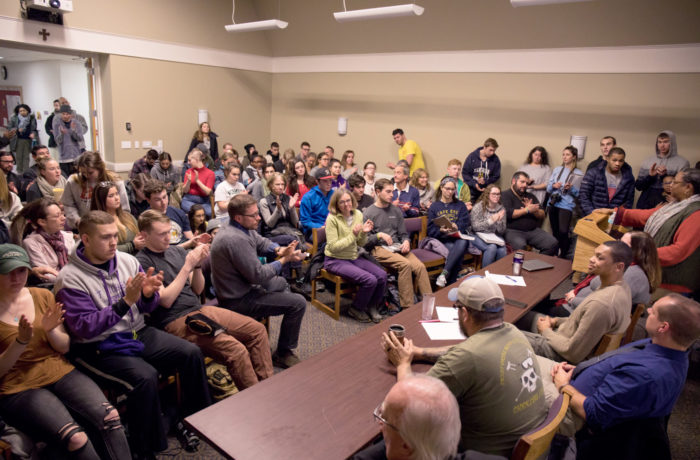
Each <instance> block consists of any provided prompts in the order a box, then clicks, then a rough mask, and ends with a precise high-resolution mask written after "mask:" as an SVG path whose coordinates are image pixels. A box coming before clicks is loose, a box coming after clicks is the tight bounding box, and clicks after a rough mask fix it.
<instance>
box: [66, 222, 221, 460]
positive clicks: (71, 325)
mask: <svg viewBox="0 0 700 460" xmlns="http://www.w3.org/2000/svg"><path fill="white" fill-rule="evenodd" d="M78 230H79V233H80V239H81V243H80V245H79V246H78V248H77V249H76V250H75V251H73V253H72V254H71V255H70V258H69V262H68V264H66V265H65V266H64V267H63V269H61V271H60V272H59V275H58V278H57V279H56V284H55V286H54V291H55V292H56V299H57V301H58V302H62V303H63V305H64V308H65V325H66V328H67V329H68V331H69V332H70V334H71V355H72V356H73V357H74V361H75V363H76V364H77V365H78V366H79V367H80V368H81V370H83V371H86V372H87V373H88V375H90V376H91V377H93V378H95V379H96V380H97V381H98V382H100V383H102V384H106V385H108V386H111V387H114V386H116V387H118V388H121V389H123V390H124V392H125V393H127V394H128V398H127V401H126V404H127V413H126V419H127V424H128V426H129V444H130V446H131V450H132V452H133V453H134V455H135V457H137V458H152V457H153V455H154V453H155V452H159V451H162V450H164V449H166V448H167V447H168V442H167V437H166V434H167V427H166V426H165V423H164V420H163V417H162V416H161V405H160V398H159V397H158V375H159V374H160V373H166V375H167V373H169V372H172V371H175V370H176V371H178V373H179V375H180V382H181V384H182V387H183V394H186V395H187V398H184V400H183V408H182V411H183V414H181V416H183V417H184V416H187V415H189V414H192V413H194V412H196V411H198V410H200V409H203V408H205V407H206V406H208V405H209V404H211V397H210V395H209V387H208V385H207V379H206V373H205V370H204V359H203V357H202V354H201V352H200V351H199V347H197V346H196V345H194V344H192V343H190V342H188V341H186V340H183V339H181V338H179V337H175V336H174V335H171V334H168V333H167V332H164V331H161V330H158V329H156V328H154V327H150V326H146V323H145V320H144V314H146V313H150V312H151V311H153V310H154V309H155V308H156V307H157V306H158V301H159V298H160V295H159V293H158V291H159V289H160V287H161V285H162V279H163V278H162V274H161V273H158V274H155V273H154V269H153V268H149V269H148V271H147V272H145V273H144V271H143V269H142V268H141V265H140V264H139V262H138V261H137V260H136V258H135V257H133V256H131V255H129V254H126V253H123V252H119V251H117V238H118V234H119V231H118V229H117V224H116V222H115V220H114V217H112V216H111V215H109V214H107V213H106V212H103V211H90V212H89V213H87V214H86V215H85V216H84V217H83V218H82V219H80V226H79V229H78ZM175 428H176V431H177V435H178V437H179V438H180V440H181V442H182V443H183V444H185V448H186V449H188V450H190V449H196V446H197V442H198V440H197V441H196V442H195V441H194V440H196V436H194V435H192V434H191V433H189V432H188V431H187V430H186V429H185V427H184V425H183V423H182V421H178V422H176V426H175Z"/></svg>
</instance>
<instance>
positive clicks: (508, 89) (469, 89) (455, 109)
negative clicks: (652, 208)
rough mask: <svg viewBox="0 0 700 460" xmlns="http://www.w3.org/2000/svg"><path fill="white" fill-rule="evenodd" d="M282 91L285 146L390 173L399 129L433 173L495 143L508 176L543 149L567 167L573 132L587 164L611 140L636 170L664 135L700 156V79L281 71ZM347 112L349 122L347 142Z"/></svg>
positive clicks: (276, 89) (277, 78) (276, 114)
mask: <svg viewBox="0 0 700 460" xmlns="http://www.w3.org/2000/svg"><path fill="white" fill-rule="evenodd" d="M272 88H273V91H272V92H273V99H272V107H273V111H272V131H271V137H272V138H273V139H275V140H277V141H279V142H280V146H281V147H282V148H286V147H288V146H291V147H293V148H295V149H297V148H298V146H299V143H300V142H301V141H302V140H308V141H309V142H310V143H311V146H312V150H313V151H319V150H320V149H322V147H323V146H324V145H326V144H331V145H333V147H334V148H335V150H336V153H337V155H339V154H342V152H343V151H344V150H345V149H348V148H350V149H353V150H355V152H356V158H357V159H359V161H360V162H362V163H363V162H365V161H367V160H374V161H376V162H377V163H379V165H380V170H383V171H386V168H385V167H384V166H383V165H384V164H385V163H386V161H388V160H394V159H395V158H396V150H397V146H396V145H395V144H394V142H393V140H392V138H391V131H392V129H394V128H396V127H401V128H403V129H404V131H405V132H406V134H407V136H408V137H409V138H410V139H414V140H416V141H417V142H418V143H419V145H420V146H421V147H422V149H423V152H424V153H425V155H426V157H427V158H426V162H427V166H428V169H429V171H430V173H431V175H432V176H433V177H434V176H435V175H436V174H442V172H443V170H444V169H445V167H446V163H447V161H448V160H449V159H450V158H452V157H456V158H459V159H460V160H463V159H464V158H465V157H466V155H467V154H468V153H469V152H471V151H472V150H473V149H474V148H475V147H477V146H479V145H480V144H481V143H482V142H483V141H484V140H485V139H486V138H487V137H494V138H496V139H497V140H498V142H499V144H500V146H501V147H500V149H499V150H498V154H499V156H500V157H501V162H502V163H503V174H502V176H503V177H506V178H508V177H510V176H511V175H512V173H513V172H514V171H515V170H516V168H517V167H518V166H519V165H520V164H522V162H523V161H524V159H525V157H526V155H527V153H528V151H529V150H530V148H531V147H533V146H535V145H538V144H539V145H544V146H545V147H546V148H547V149H548V150H549V151H550V152H551V153H552V154H553V155H552V156H553V157H554V162H555V164H558V163H559V160H560V156H559V155H560V153H561V150H562V148H563V147H564V146H565V145H567V143H568V142H569V136H570V135H572V134H580V135H587V136H588V144H587V149H586V158H585V160H584V162H583V163H582V164H583V165H584V166H585V164H587V163H588V162H589V161H591V160H592V159H595V158H597V156H598V154H599V148H598V142H599V140H600V138H601V137H603V136H604V135H608V134H611V135H614V136H616V137H617V139H618V145H620V146H621V147H623V148H624V149H625V150H626V151H627V153H628V157H629V163H630V164H631V165H632V167H633V168H634V170H635V174H636V172H637V170H638V167H639V164H640V163H641V161H642V160H643V158H644V157H646V156H648V155H650V154H651V153H653V146H654V142H655V138H656V134H657V133H658V132H659V131H660V130H662V129H671V130H673V131H675V132H676V133H677V135H678V144H679V151H680V152H681V154H682V155H684V156H685V157H686V158H688V159H689V160H692V161H693V162H695V161H697V160H700V132H698V129H697V128H698V120H700V99H698V98H697V97H690V95H698V94H700V75H698V74H683V75H564V74H556V75H552V74H546V75H544V74H416V75H407V74H277V75H274V76H273V85H272ZM340 116H344V117H348V118H349V121H348V134H347V135H346V136H344V137H341V136H339V135H338V134H337V119H338V117H340ZM506 183H508V182H507V181H506Z"/></svg>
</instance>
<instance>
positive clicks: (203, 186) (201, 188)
mask: <svg viewBox="0 0 700 460" xmlns="http://www.w3.org/2000/svg"><path fill="white" fill-rule="evenodd" d="M203 158H204V154H203V153H202V152H201V151H200V150H199V149H193V150H191V151H190V153H189V157H188V162H189V165H190V169H188V170H187V172H185V179H184V184H183V185H182V202H181V203H180V207H181V208H182V210H183V211H185V212H187V211H189V210H190V208H191V207H192V205H193V204H201V205H202V206H204V211H205V212H206V213H207V216H209V217H211V215H212V214H211V213H212V209H211V203H210V201H209V195H211V194H212V193H213V191H214V179H215V178H214V171H212V170H211V169H209V168H207V167H206V166H205V165H204V162H203Z"/></svg>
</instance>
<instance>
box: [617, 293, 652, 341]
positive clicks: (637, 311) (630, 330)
mask: <svg viewBox="0 0 700 460" xmlns="http://www.w3.org/2000/svg"><path fill="white" fill-rule="evenodd" d="M645 308H646V305H644V304H643V303H639V304H637V306H636V307H634V311H633V312H632V317H631V319H630V325H629V326H627V331H626V332H625V337H624V338H623V339H622V345H625V344H628V343H630V342H631V341H632V336H633V335H634V328H635V327H637V322H638V321H639V318H641V317H642V314H643V313H644V309H645Z"/></svg>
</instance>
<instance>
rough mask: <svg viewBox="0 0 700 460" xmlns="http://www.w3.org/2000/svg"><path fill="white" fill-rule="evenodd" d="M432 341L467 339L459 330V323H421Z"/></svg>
mask: <svg viewBox="0 0 700 460" xmlns="http://www.w3.org/2000/svg"><path fill="white" fill-rule="evenodd" d="M421 324H422V325H423V328H424V329H425V332H426V333H427V334H428V337H430V340H461V339H466V337H465V336H464V334H462V331H460V330H459V323H458V322H455V321H451V322H449V323H421Z"/></svg>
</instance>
